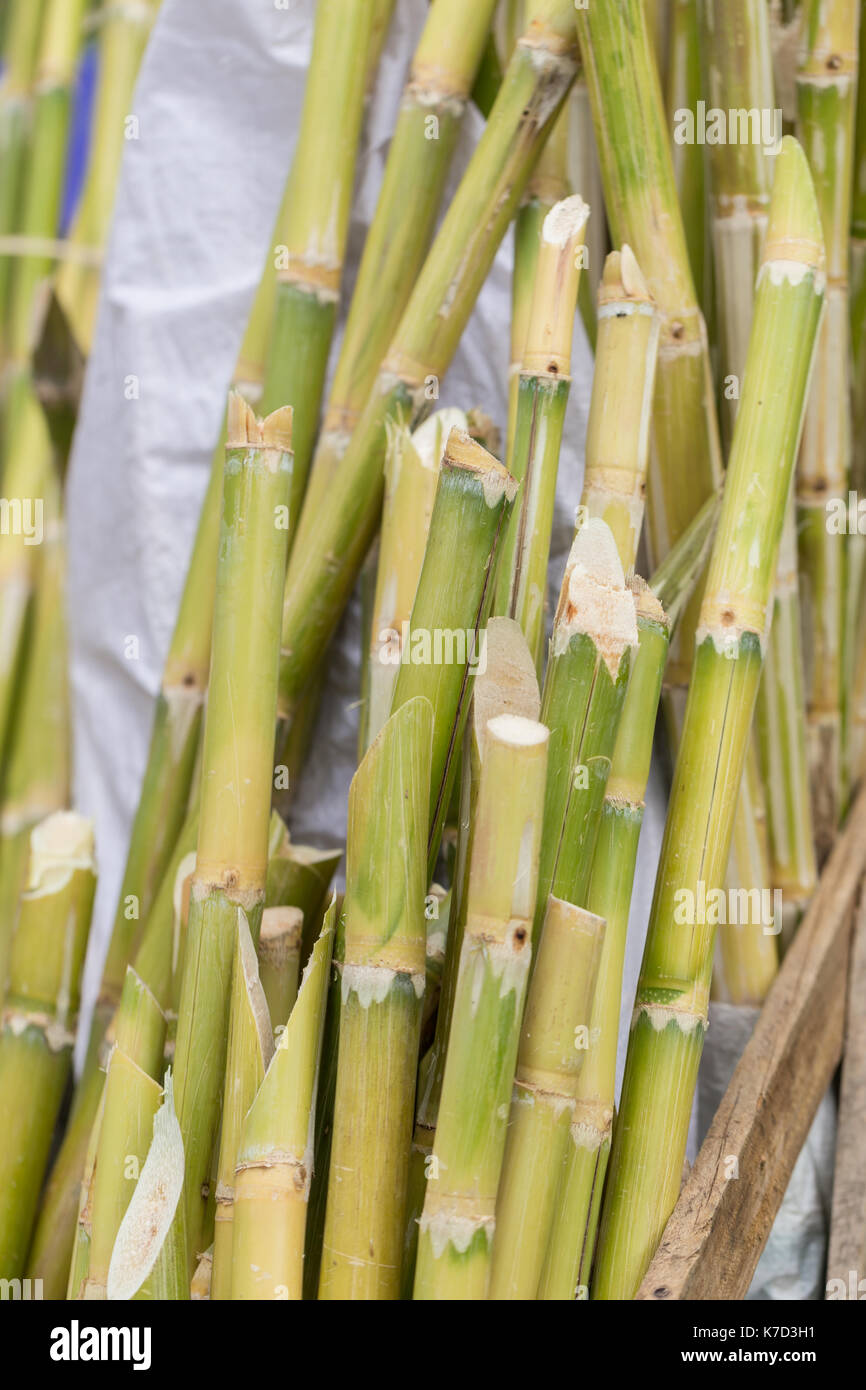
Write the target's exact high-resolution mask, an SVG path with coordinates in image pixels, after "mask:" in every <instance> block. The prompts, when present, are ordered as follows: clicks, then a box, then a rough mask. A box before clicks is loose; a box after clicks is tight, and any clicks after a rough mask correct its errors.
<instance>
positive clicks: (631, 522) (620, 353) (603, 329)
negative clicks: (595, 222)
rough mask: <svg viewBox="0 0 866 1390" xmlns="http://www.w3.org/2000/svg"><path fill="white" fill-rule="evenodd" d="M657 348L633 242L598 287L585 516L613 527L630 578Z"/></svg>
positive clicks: (655, 320)
mask: <svg viewBox="0 0 866 1390" xmlns="http://www.w3.org/2000/svg"><path fill="white" fill-rule="evenodd" d="M658 343H659V315H658V311H657V309H656V307H655V305H654V303H653V300H652V296H651V295H650V292H649V289H648V288H647V283H646V281H645V279H644V277H643V275H642V274H641V270H640V267H639V266H638V263H637V261H636V260H635V257H634V252H633V251H632V249H631V247H630V246H628V245H627V244H626V245H625V246H623V248H622V250H621V251H611V253H610V255H609V256H608V257H607V259H606V261H605V263H604V271H603V273H602V277H601V284H600V285H599V289H598V340H597V343H596V349H595V373H594V375H593V378H592V395H591V397H590V403H589V420H588V422H587V427H586V466H585V469H584V475H583V495H582V497H581V512H580V514H581V515H582V516H583V515H586V516H597V517H600V518H601V520H602V521H604V522H606V524H607V525H608V527H609V528H610V531H611V533H612V535H613V538H614V540H615V542H616V548H617V552H618V554H619V558H620V563H621V564H622V567H623V572H624V573H625V576H626V578H630V577H631V575H632V574H633V573H634V566H635V560H636V559H637V547H638V541H639V540H640V534H641V529H642V527H643V516H644V501H645V497H646V474H647V461H648V457H649V442H650V423H651V419H652V404H653V389H654V385H655V373H656V358H657V355H658Z"/></svg>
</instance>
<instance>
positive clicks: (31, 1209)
mask: <svg viewBox="0 0 866 1390" xmlns="http://www.w3.org/2000/svg"><path fill="white" fill-rule="evenodd" d="M95 888H96V876H95V872H94V865H93V827H92V826H91V824H90V822H89V821H87V820H85V819H84V817H83V816H78V815H74V814H73V813H72V812H65V811H60V812H57V813H56V814H55V815H53V816H49V817H48V819H47V820H45V821H43V822H42V823H41V824H40V825H38V826H37V827H36V828H35V830H34V831H33V832H32V834H31V836H30V863H29V867H28V872H27V886H26V888H25V890H24V892H23V893H22V895H21V901H20V906H19V912H18V925H17V928H16V931H15V937H14V939H13V942H12V954H11V957H10V962H9V984H8V989H7V992H6V1001H5V1005H4V1008H3V1015H2V1025H0V1027H2V1032H0V1113H2V1115H3V1131H2V1136H0V1278H3V1279H17V1278H19V1277H20V1276H21V1275H22V1273H23V1272H24V1261H25V1258H26V1255H27V1247H28V1245H29V1243H30V1235H31V1231H32V1227H33V1221H34V1217H35V1215H36V1207H37V1203H38V1201H39V1192H40V1188H41V1186H42V1180H43V1177H44V1176H45V1168H46V1164H47V1162H48V1154H49V1150H50V1147H51V1139H52V1136H53V1133H54V1125H55V1123H56V1121H57V1116H58V1114H59V1112H60V1106H61V1103H62V1101H63V1093H64V1091H65V1089H66V1084H67V1082H68V1080H69V1075H70V1070H71V1066H72V1046H73V1043H74V1041H75V1025H76V1017H77V1013H78V1002H79V990H80V985H81V970H82V967H83V965H84V953H85V950H86V948H87V933H88V930H89V927H90V912H91V908H92V906H93V894H94V891H95Z"/></svg>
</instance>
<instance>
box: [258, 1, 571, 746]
mask: <svg viewBox="0 0 866 1390" xmlns="http://www.w3.org/2000/svg"><path fill="white" fill-rule="evenodd" d="M571 16H572V11H571V7H570V5H569V3H568V0H536V4H535V15H534V19H533V22H532V23H531V25H530V28H529V30H528V31H527V33H526V34H525V35H524V36H523V38H522V39H521V40H520V41H519V42H518V44H517V48H516V50H515V53H514V57H513V59H512V61H511V63H510V64H509V67H508V71H507V72H506V74H505V77H504V78H503V82H502V87H501V89H500V92H499V96H498V97H497V99H496V104H495V106H494V108H493V110H492V111H491V113H490V120H489V121H488V123H487V126H486V129H485V131H484V134H483V136H482V137H481V140H480V141H479V144H478V147H477V149H476V151H475V154H474V155H473V158H472V159H471V161H470V163H469V166H468V168H467V170H466V173H465V175H464V177H463V179H462V181H461V183H460V186H459V188H458V190H457V192H456V194H455V196H454V199H453V200H452V202H451V205H450V207H449V209H448V212H447V214H446V217H445V220H444V222H443V223H442V226H441V228H440V230H439V233H438V235H437V237H436V240H435V241H434V243H433V246H432V248H431V250H430V253H429V255H428V256H427V259H426V261H425V263H424V267H423V269H422V270H421V272H420V275H419V277H418V280H417V281H416V284H415V288H414V290H413V292H412V296H411V299H410V300H409V302H408V304H407V306H406V309H405V311H404V314H403V317H402V319H401V320H400V324H399V326H398V328H397V330H396V333H395V336H394V338H393V340H392V342H391V346H390V348H389V350H388V354H387V357H386V359H385V362H384V364H383V367H382V371H381V373H380V376H379V378H378V384H377V385H376V386H375V387H374V388H373V391H372V393H371V396H370V399H369V401H368V403H367V405H366V406H365V408H364V411H363V414H362V416H361V419H360V420H359V422H358V425H357V427H356V429H355V431H354V433H353V435H352V440H351V442H350V444H349V446H348V448H347V450H346V453H345V455H344V457H343V460H342V462H341V464H340V468H339V470H338V472H337V474H336V475H335V477H334V479H333V484H332V487H331V489H330V495H329V505H328V507H327V508H325V509H322V512H321V514H319V515H317V516H316V517H315V520H314V522H313V524H312V525H311V528H310V533H309V537H308V538H307V537H305V538H304V543H303V544H300V543H298V544H296V545H295V546H294V547H293V550H292V554H291V557H290V563H289V571H288V574H287V578H286V603H285V606H284V610H283V637H282V665H281V675H280V704H279V712H280V716H281V720H282V721H283V723H284V724H285V722H287V721H289V720H290V719H291V716H292V714H293V713H294V711H295V709H296V708H297V705H298V701H299V700H300V698H301V697H302V695H303V692H304V689H305V687H306V686H307V684H308V683H309V681H310V679H311V677H312V675H313V673H314V671H315V669H316V667H317V665H318V663H319V660H320V658H321V656H322V654H323V652H324V650H325V648H326V647H327V644H328V641H329V640H330V637H331V635H332V633H333V632H334V630H335V628H336V625H337V623H338V621H339V618H340V614H341V613H342V611H343V608H344V607H345V604H346V603H347V601H348V598H349V595H350V593H351V591H352V588H353V586H354V583H355V579H356V578H357V575H358V573H359V571H360V568H361V564H362V563H363V560H364V556H365V555H366V553H367V550H368V548H369V545H370V542H371V540H372V537H373V533H374V531H375V528H376V524H377V521H378V515H379V508H380V502H381V497H382V490H383V478H382V464H381V459H382V452H383V446H384V442H385V431H386V422H387V421H388V420H389V419H398V418H399V419H404V420H407V419H408V420H410V421H412V422H413V423H414V420H415V419H417V417H418V416H419V415H420V413H421V412H422V411H423V410H424V408H425V404H426V401H427V394H428V392H429V391H430V390H432V389H433V386H434V385H435V383H438V382H439V381H441V378H442V377H443V376H444V373H445V371H446V369H447V367H448V365H449V363H450V361H451V358H452V356H453V354H454V351H455V349H456V347H457V343H458V341H459V339H460V337H461V335H462V332H463V328H464V327H465V324H466V321H467V318H468V316H469V313H470V311H471V309H472V305H473V304H474V302H475V298H476V296H477V294H478V291H479V289H480V287H481V284H482V283H483V281H484V279H485V277H486V275H487V272H488V270H489V268H490V265H491V262H492V260H493V257H494V255H495V253H496V248H497V246H498V245H499V242H500V241H501V239H502V237H503V235H504V233H505V229H506V227H507V226H508V223H509V222H510V220H511V218H512V216H513V214H514V210H515V208H516V206H517V205H518V203H519V201H520V198H521V195H522V193H523V190H524V188H525V186H526V181H527V179H528V177H529V174H530V173H531V170H532V167H533V165H534V162H535V159H536V157H537V155H538V153H539V150H540V148H541V146H542V145H543V142H544V138H545V136H546V134H547V132H548V130H549V127H550V124H551V122H552V121H553V119H554V117H555V115H556V112H557V110H558V107H559V105H560V103H561V102H562V100H563V99H564V97H565V93H566V91H567V90H568V86H569V84H570V82H571V80H572V78H573V76H574V47H575V45H574V38H573V26H572V22H571ZM325 557H330V558H328V559H327V563H326V562H325Z"/></svg>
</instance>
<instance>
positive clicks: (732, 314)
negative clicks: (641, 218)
mask: <svg viewBox="0 0 866 1390" xmlns="http://www.w3.org/2000/svg"><path fill="white" fill-rule="evenodd" d="M700 9H701V44H702V49H703V53H702V56H703V63H704V82H705V86H706V89H707V93H708V98H709V104H710V106H711V107H713V108H719V107H722V106H723V105H724V107H728V108H730V109H731V110H734V111H737V110H741V111H743V112H746V113H749V112H754V113H755V116H754V117H750V116H749V115H748V114H747V115H746V117H745V119H746V127H745V129H741V130H739V131H738V130H731V131H729V132H728V135H729V139H727V140H726V141H725V142H724V143H721V144H712V145H708V147H707V148H708V151H709V158H708V169H709V188H710V197H711V212H712V216H711V230H712V235H713V244H714V250H715V256H716V307H717V317H718V322H719V338H720V352H719V376H720V382H719V391H718V399H719V411H720V420H721V425H722V437H723V441H724V443H725V445H726V446H729V445H730V440H731V435H732V431H733V425H734V420H735V418H736V412H737V405H738V401H739V395H740V383H741V381H742V376H743V370H744V368H745V362H746V352H747V349H748V343H749V330H750V328H751V322H752V309H753V301H754V284H755V278H756V275H757V272H758V268H759V266H760V258H761V246H762V243H763V239H764V233H765V231H766V226H767V210H768V207H769V201H770V183H771V167H772V166H771V160H770V157H769V156H770V150H771V149H772V148H773V147H774V146H773V144H772V141H773V140H774V139H775V140H778V139H780V138H781V128H779V129H778V130H776V129H775V126H776V121H775V115H774V114H773V113H774V102H775V96H774V89H773V71H772V61H771V56H770V32H769V14H768V10H767V6H766V5H764V4H762V3H761V2H760V0H735V3H734V4H733V5H724V4H720V3H718V0H709V3H704V4H702V5H701V7H700ZM770 116H772V120H773V124H772V127H769V128H768V126H767V124H766V121H767V118H768V117H770ZM755 121H757V122H758V128H757V129H756V126H755ZM794 597H796V593H795V594H794ZM780 598H782V601H783V602H787V595H786V596H785V597H784V598H783V597H782V595H781V594H780ZM775 640H776V639H775V634H774V635H773V636H771V639H770V642H771V646H770V650H769V652H768V657H767V670H768V672H769V671H771V670H772V667H773V656H772V645H773V643H774V641H775ZM789 671H790V668H788V667H785V668H784V686H785V688H786V689H787V690H788V691H790V692H791V693H793V692H794V689H795V684H796V682H795V678H794V677H792V676H790V675H789ZM788 698H790V697H788ZM792 716H793V717H795V712H794V711H793V710H792V709H786V708H781V709H780V710H779V716H778V717H779V718H780V719H781V720H785V719H787V718H789V717H792ZM758 727H760V725H759V726H758ZM770 790H773V791H776V790H777V788H776V787H774V788H772V789H771V788H769V787H768V791H770ZM768 809H769V813H770V814H771V815H777V816H778V815H779V814H783V811H782V808H781V807H779V806H774V807H772V808H768V807H767V806H766V804H765V796H764V786H763V784H762V781H761V771H760V761H759V750H758V747H757V741H756V739H753V746H752V747H751V748H750V749H749V753H748V756H747V760H746V772H745V775H744V776H743V780H742V783H741V786H740V807H739V811H738V814H737V818H736V822H735V826H734V839H733V844H732V846H731V858H730V863H729V865H728V875H727V887H728V888H729V889H731V890H735V889H738V888H741V887H742V888H745V889H746V890H747V891H751V890H753V889H756V890H758V891H759V892H763V891H764V890H768V889H769V888H770V886H771V882H772V866H771V863H770V856H769V840H768V830H767V820H768ZM807 833H808V834H809V835H811V827H810V826H809V825H808V823H807ZM719 956H720V965H721V970H720V971H719V972H717V975H716V979H715V981H714V986H713V987H714V990H716V992H717V993H721V994H722V995H723V996H724V997H725V998H727V999H728V1000H730V1001H731V1002H734V1003H738V1004H755V1003H761V1002H763V1000H764V998H765V997H766V994H767V991H768V989H769V987H770V985H771V983H772V981H773V979H774V978H775V975H776V973H777V970H778V950H777V947H776V942H775V940H774V938H773V937H772V936H769V935H766V934H764V933H763V932H762V931H760V930H758V931H755V930H752V929H750V928H748V927H745V928H744V929H743V930H742V931H729V932H725V933H723V935H722V937H721V940H720V951H719Z"/></svg>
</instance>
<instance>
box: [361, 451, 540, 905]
mask: <svg viewBox="0 0 866 1390" xmlns="http://www.w3.org/2000/svg"><path fill="white" fill-rule="evenodd" d="M516 487H517V485H516V483H515V481H514V479H513V478H512V477H511V474H510V473H509V472H508V470H507V469H505V468H503V466H502V464H500V463H497V461H496V459H495V458H494V457H493V456H492V454H488V452H487V450H486V449H484V448H482V446H481V445H480V444H476V442H475V441H474V440H473V439H470V437H469V435H468V434H465V433H462V432H461V431H460V430H452V431H451V433H450V435H449V436H448V443H447V445H446V447H445V453H444V454H443V456H442V463H441V465H440V469H439V481H438V484H437V487H436V497H435V500H434V503H433V514H432V516H431V519H430V532H429V535H428V537H427V546H426V549H425V552H424V563H423V565H422V566H421V573H420V575H419V577H418V588H417V591H416V594H415V601H414V603H413V605H412V617H411V619H410V621H409V627H408V629H407V630H406V631H404V632H403V633H401V634H399V637H397V636H396V635H392V637H391V639H390V647H391V653H389V654H388V656H389V659H390V660H396V659H399V662H400V667H399V672H398V675H397V680H396V682H395V685H394V696H393V701H392V710H394V711H396V710H398V709H400V708H401V706H402V705H404V704H405V703H406V702H407V701H409V700H412V699H414V698H415V697H416V696H419V695H420V696H423V697H424V698H425V699H427V700H429V701H430V704H431V706H432V709H433V752H432V759H431V766H430V806H429V830H430V833H429V838H428V874H427V881H428V882H429V881H430V879H431V878H432V877H433V870H434V868H435V864H436V858H437V856H438V853H439V843H440V840H441V837H442V829H443V826H444V823H445V816H446V814H447V811H448V806H449V803H450V800H451V793H452V789H453V786H454V778H455V776H456V772H457V753H458V750H459V748H460V741H461V739H462V736H463V729H464V726H465V723H466V716H467V714H468V713H469V701H470V699H471V696H472V682H473V679H474V676H475V673H476V671H477V669H478V667H479V666H480V665H481V663H482V662H483V661H484V659H485V658H484V648H483V643H484V628H485V625H486V622H487V614H488V612H489V608H490V604H491V602H492V599H493V578H494V573H493V572H494V565H495V557H496V553H497V547H498V544H499V538H500V535H501V533H502V530H503V528H504V526H505V525H506V523H507V521H508V515H509V512H510V510H511V506H512V503H513V501H514V496H515V492H516ZM458 553H459V554H460V557H461V582H460V584H459V586H458V585H455V584H453V583H451V582H450V577H451V576H452V575H453V572H454V556H455V555H456V554H458ZM392 653H393V654H392ZM385 655H386V653H385V652H384V651H383V652H381V653H380V656H379V659H380V660H382V659H383V658H384V657H385Z"/></svg>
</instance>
